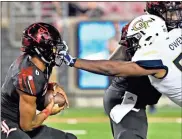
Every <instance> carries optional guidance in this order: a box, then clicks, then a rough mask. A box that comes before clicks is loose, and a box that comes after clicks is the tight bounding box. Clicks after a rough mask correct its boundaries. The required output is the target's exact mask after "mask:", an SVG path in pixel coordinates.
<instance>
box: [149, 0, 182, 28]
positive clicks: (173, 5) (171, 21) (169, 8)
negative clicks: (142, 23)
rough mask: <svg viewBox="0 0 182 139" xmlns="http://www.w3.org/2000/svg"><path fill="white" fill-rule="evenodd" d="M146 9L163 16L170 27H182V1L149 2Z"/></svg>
mask: <svg viewBox="0 0 182 139" xmlns="http://www.w3.org/2000/svg"><path fill="white" fill-rule="evenodd" d="M146 11H147V12H148V13H149V14H153V15H156V16H159V17H161V18H163V19H164V20H165V21H166V24H167V27H168V28H169V29H173V28H178V27H180V28H182V2H181V1H158V2H154V1H153V2H147V4H146Z"/></svg>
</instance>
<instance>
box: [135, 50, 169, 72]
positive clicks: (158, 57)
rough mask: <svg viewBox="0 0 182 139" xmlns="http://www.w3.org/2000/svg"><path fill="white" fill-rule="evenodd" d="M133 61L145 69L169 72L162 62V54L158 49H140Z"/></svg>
mask: <svg viewBox="0 0 182 139" xmlns="http://www.w3.org/2000/svg"><path fill="white" fill-rule="evenodd" d="M132 61H133V62H135V63H137V64H138V65H139V66H141V67H143V68H145V69H166V70H167V67H166V66H165V65H164V64H163V61H162V54H161V52H160V51H159V50H157V49H143V50H140V49H139V50H138V51H136V53H135V55H134V56H133V58H132Z"/></svg>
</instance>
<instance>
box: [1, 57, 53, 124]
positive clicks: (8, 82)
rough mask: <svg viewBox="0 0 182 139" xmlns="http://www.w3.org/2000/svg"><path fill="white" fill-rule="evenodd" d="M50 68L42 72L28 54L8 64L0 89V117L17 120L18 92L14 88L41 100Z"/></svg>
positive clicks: (45, 89)
mask: <svg viewBox="0 0 182 139" xmlns="http://www.w3.org/2000/svg"><path fill="white" fill-rule="evenodd" d="M51 71H52V68H51V69H49V70H48V69H47V70H45V72H42V71H41V70H40V69H38V68H37V67H36V66H35V65H34V64H33V63H32V62H31V61H30V57H29V56H28V55H22V56H20V57H19V58H17V59H16V60H15V61H14V62H13V63H12V65H11V66H10V68H9V70H8V72H7V75H6V78H5V82H4V84H3V86H2V89H1V117H3V118H5V119H10V120H12V121H14V122H16V123H18V122H19V94H18V93H17V91H16V90H21V91H22V92H24V93H26V94H28V95H31V96H35V97H37V103H38V100H41V98H42V96H43V95H44V94H45V92H46V91H47V85H48V79H49V77H50V73H51Z"/></svg>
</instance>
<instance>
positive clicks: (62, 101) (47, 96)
mask: <svg viewBox="0 0 182 139" xmlns="http://www.w3.org/2000/svg"><path fill="white" fill-rule="evenodd" d="M51 98H54V104H57V105H58V106H59V107H63V106H64V105H65V103H66V100H65V98H64V96H63V95H62V94H60V93H57V94H56V95H55V96H53V90H48V91H47V93H46V94H45V100H44V107H46V106H47V105H48V104H49V103H50V99H51Z"/></svg>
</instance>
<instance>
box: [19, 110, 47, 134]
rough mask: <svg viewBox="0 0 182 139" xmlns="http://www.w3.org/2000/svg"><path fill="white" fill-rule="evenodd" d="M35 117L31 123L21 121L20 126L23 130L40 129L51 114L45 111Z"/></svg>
mask: <svg viewBox="0 0 182 139" xmlns="http://www.w3.org/2000/svg"><path fill="white" fill-rule="evenodd" d="M34 115H35V116H34V118H33V120H32V121H30V122H28V121H23V120H21V119H20V126H21V128H22V130H24V131H32V130H33V129H34V128H37V127H39V126H40V125H42V123H43V122H44V120H45V119H46V118H47V117H48V116H49V115H50V113H49V112H47V111H45V109H44V110H43V111H41V112H40V113H39V114H37V115H36V114H34Z"/></svg>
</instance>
